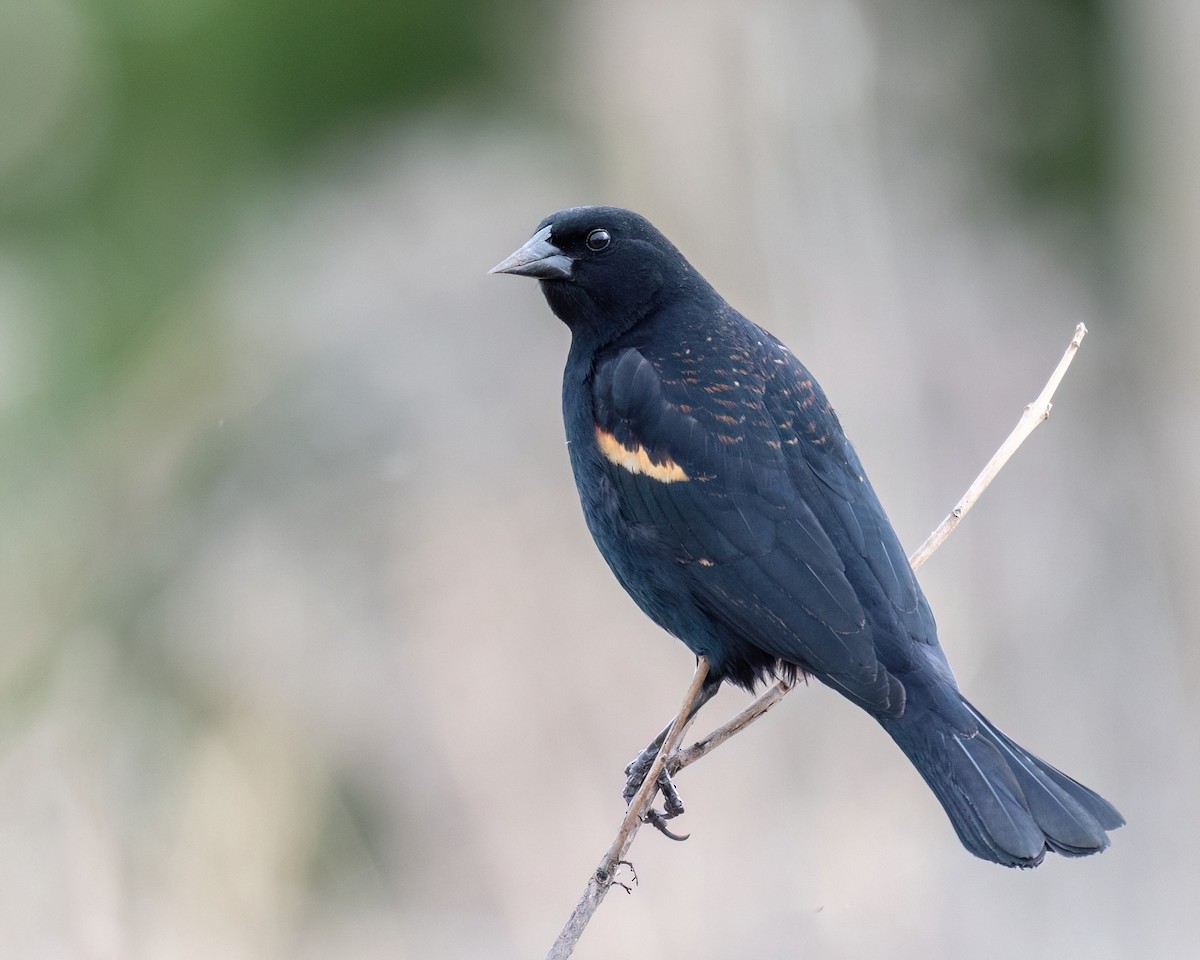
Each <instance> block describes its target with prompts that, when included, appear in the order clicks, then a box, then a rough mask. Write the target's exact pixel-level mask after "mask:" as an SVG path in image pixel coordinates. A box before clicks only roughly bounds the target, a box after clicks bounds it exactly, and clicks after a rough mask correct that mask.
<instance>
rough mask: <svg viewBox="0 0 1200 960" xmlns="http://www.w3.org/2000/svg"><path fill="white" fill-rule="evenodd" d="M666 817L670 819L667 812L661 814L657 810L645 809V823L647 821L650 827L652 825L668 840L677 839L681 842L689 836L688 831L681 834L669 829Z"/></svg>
mask: <svg viewBox="0 0 1200 960" xmlns="http://www.w3.org/2000/svg"><path fill="white" fill-rule="evenodd" d="M668 819H670V816H669V814H663V813H660V812H659V811H657V810H647V811H646V816H645V821H646V823H648V824H650V825H651V826H652V827H654V829H655V830H657V831H658V832H659V833H661V834H662V835H663V836H664V837H666V838H667V839H668V840H678V841H679V842H680V843H682V842H683V841H684V840H686V839H687V838H688V837H690V836H691V834H690V833H682V834H680V833H675V832H674V831H673V830H671V828H670V827H668V826H667V820H668Z"/></svg>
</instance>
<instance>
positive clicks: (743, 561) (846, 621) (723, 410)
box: [592, 318, 928, 715]
mask: <svg viewBox="0 0 1200 960" xmlns="http://www.w3.org/2000/svg"><path fill="white" fill-rule="evenodd" d="M739 319H740V318H739ZM741 323H742V324H743V325H744V327H741V326H739V327H738V328H737V329H739V330H742V329H745V328H749V333H748V334H746V335H743V336H739V337H737V338H731V337H729V336H725V337H722V338H720V340H721V348H720V349H716V348H714V346H713V344H712V343H711V342H703V341H702V342H701V343H698V344H694V345H690V346H689V345H684V346H683V347H682V348H681V349H680V350H678V351H672V354H671V355H670V356H668V357H665V358H664V357H658V356H654V355H653V354H651V356H654V358H653V359H649V358H648V357H647V356H646V355H645V354H644V353H643V352H641V351H640V350H639V349H636V348H633V347H626V348H624V349H619V350H614V351H611V352H609V353H607V354H605V355H604V356H603V357H601V358H599V359H598V361H597V365H596V367H595V370H594V378H593V381H592V389H593V394H594V396H593V399H594V401H595V403H594V409H595V411H596V428H595V429H596V443H597V445H598V447H599V449H600V451H601V453H602V454H603V456H604V460H605V461H606V469H607V470H608V471H609V473H610V476H611V478H612V480H613V482H614V484H615V486H616V489H617V490H618V495H619V499H620V508H621V511H622V514H623V517H624V519H625V520H626V522H627V523H628V524H629V525H630V526H631V528H632V529H634V530H635V531H636V535H637V536H639V537H644V538H646V542H648V543H653V544H655V545H656V546H657V548H658V549H660V550H661V551H665V552H666V556H667V557H668V560H667V562H673V563H676V564H679V565H680V566H681V567H683V568H686V570H687V572H688V575H689V577H688V582H689V583H690V585H691V590H692V594H693V599H694V600H695V602H696V603H697V604H698V605H699V606H700V607H701V608H702V609H703V610H704V611H705V613H706V614H707V615H708V616H710V617H711V618H712V619H713V620H715V621H717V622H718V623H720V624H722V625H723V626H724V627H725V628H726V629H728V630H732V631H734V632H735V633H736V634H738V635H739V636H740V637H742V638H744V639H745V640H746V641H748V642H750V643H752V644H754V645H755V646H756V647H758V648H759V649H760V650H762V651H764V652H765V653H767V654H768V655H770V656H772V657H776V658H779V659H781V660H784V661H786V662H790V663H797V664H799V665H800V666H803V667H804V668H805V669H806V670H809V671H810V672H813V673H816V674H817V675H818V676H820V677H821V678H822V679H824V680H826V682H829V683H831V684H832V685H833V686H835V687H838V688H839V689H841V690H842V692H843V693H845V694H846V695H847V696H849V697H850V698H851V699H852V700H855V701H856V702H858V703H860V705H862V706H864V707H866V708H868V709H869V710H871V711H872V712H874V713H876V714H880V715H891V714H896V713H898V712H900V711H901V710H902V709H903V688H902V687H900V685H899V684H898V683H896V681H895V679H894V677H892V676H890V674H889V669H891V670H896V669H899V670H903V669H904V668H905V666H906V665H907V663H908V661H909V658H910V657H911V656H912V650H911V648H912V642H911V640H910V639H908V638H905V637H898V636H884V635H883V634H884V632H885V631H882V630H880V629H878V627H879V626H882V625H888V626H891V625H892V624H893V623H894V622H895V620H896V618H897V617H900V618H901V619H906V620H907V619H912V620H913V621H914V623H913V626H914V627H915V628H916V629H917V632H918V633H919V632H920V630H921V627H922V624H923V621H924V616H923V615H922V609H921V608H922V607H923V606H924V605H923V599H922V598H921V597H920V592H919V590H918V589H917V588H916V585H915V581H914V580H913V578H912V572H911V570H910V568H909V566H908V563H907V561H906V560H905V558H904V554H903V552H902V551H901V550H900V547H899V544H898V543H896V538H895V535H894V533H892V530H891V526H890V524H889V523H888V521H887V518H886V517H885V516H884V515H883V513H882V509H881V508H880V507H879V504H878V500H877V499H876V497H875V494H874V492H873V491H872V490H871V488H870V485H869V484H868V483H867V482H866V480H865V477H864V476H863V474H862V470H861V466H860V465H859V464H858V460H857V457H855V455H854V453H853V450H852V449H851V448H850V446H849V444H848V442H847V441H846V440H845V437H844V435H843V434H842V431H841V428H840V425H839V424H838V422H837V418H836V416H835V415H834V414H833V412H832V410H831V409H830V408H829V407H828V404H827V403H826V401H825V398H824V395H823V394H822V393H821V391H820V388H819V387H818V386H817V385H816V383H815V382H814V381H813V379H812V377H811V376H810V375H809V374H808V372H807V371H806V370H805V369H804V367H803V366H802V365H801V364H800V363H799V362H798V361H796V360H795V359H794V358H793V357H792V356H791V354H790V353H789V352H788V351H787V349H786V348H785V347H783V346H782V344H780V343H779V342H778V341H776V340H774V338H771V337H770V336H769V335H768V334H766V333H765V332H763V331H759V330H758V328H753V327H750V325H749V324H748V322H746V321H744V320H742V321H741ZM760 335H761V336H760ZM848 561H849V563H848ZM924 612H925V613H927V612H928V608H927V607H924ZM894 632H895V631H887V633H889V634H890V633H894ZM901 632H904V631H901ZM918 639H919V638H918Z"/></svg>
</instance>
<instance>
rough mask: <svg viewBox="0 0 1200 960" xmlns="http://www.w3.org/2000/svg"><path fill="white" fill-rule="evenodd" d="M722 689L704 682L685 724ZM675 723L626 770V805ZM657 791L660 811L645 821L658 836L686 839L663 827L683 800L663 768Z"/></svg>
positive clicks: (678, 811)
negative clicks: (659, 792)
mask: <svg viewBox="0 0 1200 960" xmlns="http://www.w3.org/2000/svg"><path fill="white" fill-rule="evenodd" d="M720 686H721V681H720V680H716V681H705V683H704V686H702V687H701V688H700V693H699V695H698V696H697V697H696V702H695V703H694V704H692V708H691V710H689V711H688V716H687V720H686V722H687V723H691V722H692V720H694V719H695V717H696V714H697V713H699V712H700V708H701V707H702V706H704V704H706V703H708V701H709V700H711V699H712V698H713V696H714V695H715V694H716V692H717V690H718V688H720ZM674 722H675V721H674V720H672V721H671V723H668V724H667V725H666V727H664V728H663V730H662V732H661V733H659V735H658V736H656V737H655V738H654V739H653V740H651V741H650V743H648V744H647V745H646V749H645V750H643V751H642V752H641V753H639V754H638V755H637V756H636V757H634V758H633V761H632V762H631V763H630V764H629V766H627V767H626V768H625V789H624V791H622V794H621V795H622V796H623V797H624V798H625V802H626V803H627V804H628V803H631V802H632V801H633V798H634V796H635V795H636V794H637V792H638V789H639V788H640V787H641V785H642V783H643V782H644V781H645V779H646V774H647V773H649V772H650V767H651V765H652V764H653V763H654V758H655V757H657V756H658V752H659V750H661V749H662V745H663V741H664V740H666V739H667V734H668V733H670V731H671V726H672V725H673V724H674ZM658 788H659V790H660V791H661V792H662V795H663V809H662V810H661V811H659V810H654V809H651V810H649V811H648V812H647V814H646V822H647V823H651V824H653V825H654V826H655V827H656V828H657V829H658V831H659V832H660V833H662V834H663V835H664V836H667V837H670V838H671V839H672V840H685V839H687V838H686V837H681V836H678V835H677V834H674V833H672V832H671V831H670V830H668V829H667V828H666V822H667V821H668V820H673V819H674V818H675V817H677V816H679V815H680V814H681V813H683V801H682V800H681V799H680V797H679V790H678V789H677V788H676V787H675V784H674V782H673V781H672V780H671V776H670V774H668V773H667V770H666V767H665V765H664V767H663V769H662V772H661V773H659V775H658Z"/></svg>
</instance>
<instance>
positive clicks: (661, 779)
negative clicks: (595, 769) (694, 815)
mask: <svg viewBox="0 0 1200 960" xmlns="http://www.w3.org/2000/svg"><path fill="white" fill-rule="evenodd" d="M659 746H660V744H653V743H652V744H650V746H648V747H647V748H646V749H645V750H643V751H642V752H641V753H639V754H638V755H637V756H636V757H635V758H634V759H633V762H632V763H630V764H629V766H627V767H626V768H625V777H626V780H625V790H624V791H623V793H622V796H624V798H625V803H626V804H630V803H632V802H633V798H634V797H635V796H637V792H638V790H640V789H641V787H642V784H643V783H645V782H646V774H648V773H649V772H650V767H651V766H652V765H653V764H654V758H655V757H656V756H658V750H659ZM658 789H659V791H660V792H661V793H662V796H663V808H662V809H661V810H655V809H654V808H653V807H651V808H650V809H649V810H647V811H646V813H645V815H644V816H643V817H642V819H643V820H644V821H645V822H646V823H648V824H651V825H652V826H653V827H654V829H656V830H657V831H658V832H659V833H661V834H662V835H663V836H664V837H670V838H671V839H672V840H686V839H687V838H688V835H687V834H682V835H680V834H678V833H675V832H674V831H672V830H671V829H670V828H669V827H668V826H667V821H668V820H674V819H675V818H676V817H678V816H679V815H680V814H681V813H683V809H684V808H683V800H682V799H681V798H680V796H679V788H678V787H676V786H675V782H674V781H673V780H672V779H671V775H670V774H669V773H667V771H666V768H665V767H664V768H663V769H662V770H660V771H659V774H658Z"/></svg>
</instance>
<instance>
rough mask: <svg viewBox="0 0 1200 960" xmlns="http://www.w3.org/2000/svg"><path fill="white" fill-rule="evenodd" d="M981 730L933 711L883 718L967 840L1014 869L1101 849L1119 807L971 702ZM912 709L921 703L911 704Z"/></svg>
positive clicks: (966, 705) (1119, 821) (1119, 822)
mask: <svg viewBox="0 0 1200 960" xmlns="http://www.w3.org/2000/svg"><path fill="white" fill-rule="evenodd" d="M962 705H963V707H964V708H965V709H966V711H967V712H968V713H969V715H970V718H971V720H973V721H974V722H973V724H967V725H966V726H967V727H970V726H973V727H974V730H973V731H972V732H970V733H963V732H962V729H961V727H962V726H963V725H961V724H952V723H951V722H950V721H948V720H946V719H945V718H943V717H942V716H941V715H940V714H939V713H938V712H936V711H933V710H925V711H919V710H907V711H905V714H904V716H902V717H900V718H898V719H896V720H882V721H880V722H881V723H882V724H883V726H884V728H885V729H886V730H887V731H888V733H889V734H891V736H892V738H893V739H894V740H895V741H896V743H897V744H898V745H899V746H900V749H901V750H903V751H904V753H905V754H906V755H907V756H908V758H909V760H911V761H912V762H913V764H914V766H916V768H917V769H918V770H919V771H920V772H921V776H922V777H924V778H925V782H926V783H928V784H929V786H930V788H931V789H932V790H933V792H934V794H935V795H936V796H937V798H938V800H940V801H941V804H942V806H943V807H945V809H946V813H947V814H948V815H949V817H950V822H951V823H952V824H954V829H955V831H956V832H957V833H958V836H959V839H960V840H962V842H963V845H964V846H965V847H966V848H967V849H968V850H970V851H971V852H972V853H973V854H975V856H977V857H982V858H983V859H984V860H992V861H994V862H996V863H1000V864H1003V865H1004V866H1007V867H1036V866H1037V865H1038V864H1039V863H1041V862H1042V858H1043V857H1044V856H1045V855H1046V851H1047V850H1053V851H1054V852H1056V853H1061V854H1065V855H1066V856H1069V857H1084V856H1087V855H1088V854H1091V853H1099V852H1100V851H1101V850H1103V849H1104V848H1105V847H1107V846H1108V835H1107V833H1106V831H1108V830H1113V829H1115V828H1117V827H1119V826H1121V825H1122V824H1123V823H1124V822H1125V820H1124V818H1123V817H1122V816H1121V814H1119V813H1118V812H1117V810H1116V808H1115V807H1114V806H1113V805H1112V804H1111V803H1109V802H1108V801H1107V800H1105V799H1104V798H1103V797H1101V796H1100V795H1099V794H1097V793H1094V792H1093V791H1091V790H1089V789H1088V788H1087V787H1085V786H1084V785H1083V784H1081V783H1077V782H1075V781H1074V780H1072V779H1071V778H1070V777H1068V776H1067V775H1066V774H1064V773H1061V772H1060V771H1058V770H1056V769H1054V767H1052V766H1050V764H1048V763H1046V762H1045V761H1044V760H1040V759H1038V758H1037V757H1035V756H1034V755H1033V754H1031V753H1029V752H1028V751H1027V750H1025V749H1024V748H1023V747H1020V746H1018V745H1017V744H1016V743H1014V742H1013V741H1012V740H1010V739H1009V738H1008V737H1006V736H1005V735H1004V734H1003V733H1001V732H1000V731H999V730H997V729H996V728H995V727H994V726H992V724H991V723H989V722H988V720H987V719H986V718H985V717H984V716H983V715H982V714H981V713H979V711H978V710H976V709H975V708H974V707H973V706H971V704H969V703H968V702H967V701H966V700H963V701H962ZM910 706H915V705H913V704H911V703H910Z"/></svg>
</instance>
